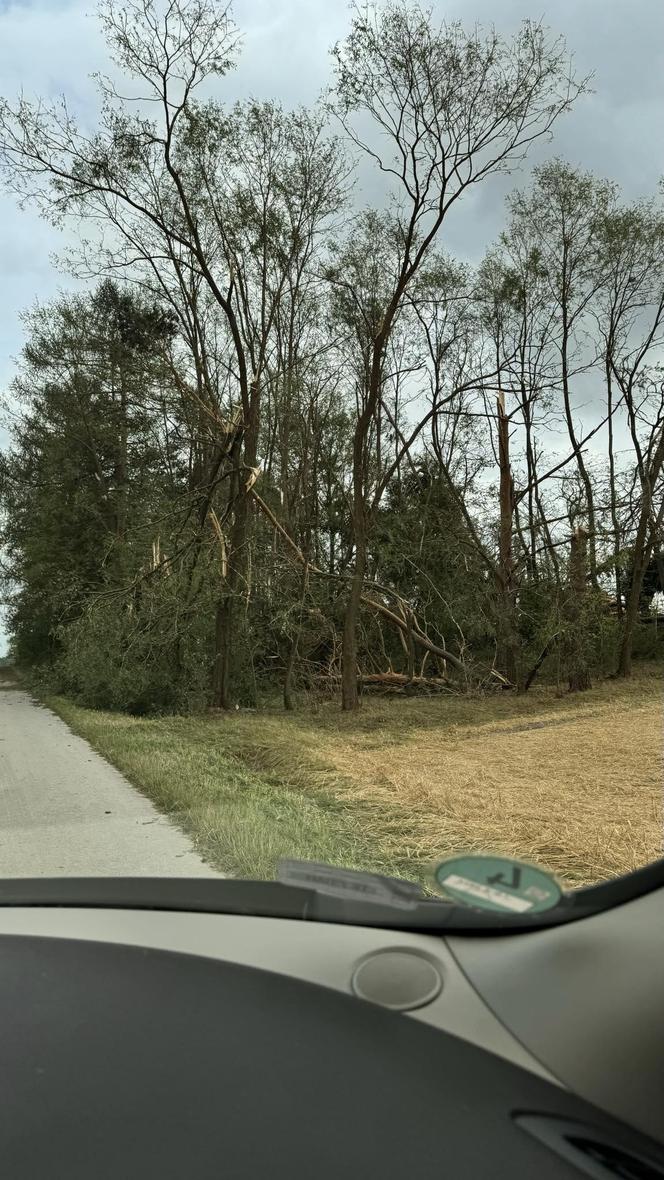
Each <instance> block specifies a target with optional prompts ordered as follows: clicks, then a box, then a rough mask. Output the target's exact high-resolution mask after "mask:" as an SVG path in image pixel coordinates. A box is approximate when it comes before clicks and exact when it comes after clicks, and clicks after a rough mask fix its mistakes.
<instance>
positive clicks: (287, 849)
mask: <svg viewBox="0 0 664 1180" xmlns="http://www.w3.org/2000/svg"><path fill="white" fill-rule="evenodd" d="M44 703H45V704H46V705H48V706H49V707H50V708H52V709H53V710H54V711H55V712H56V713H58V714H59V716H60V717H62V719H63V720H64V721H66V723H67V724H68V725H69V726H70V727H71V728H72V729H73V730H74V731H75V732H76V733H78V734H80V736H81V737H84V738H86V740H87V741H89V742H90V744H91V745H92V746H93V747H94V749H96V750H98V752H99V753H100V754H102V755H103V756H104V757H105V758H107V759H108V761H109V762H112V763H113V765H114V766H116V767H117V768H118V770H120V771H122V773H123V774H125V775H126V776H127V777H128V778H129V779H130V781H131V782H132V783H133V784H134V785H135V786H136V787H138V789H139V790H140V791H142V793H143V794H145V795H147V796H148V797H149V798H150V799H151V800H152V801H153V802H154V803H155V804H156V806H157V807H158V808H159V809H160V810H161V811H163V812H165V813H166V814H167V815H169V816H170V817H171V818H172V819H173V820H174V821H175V822H176V823H177V824H178V825H179V826H180V827H181V828H182V829H183V830H184V831H186V832H188V833H189V834H190V835H191V836H192V838H193V841H194V844H195V845H196V848H197V849H198V851H199V852H200V853H201V855H202V856H203V858H204V859H205V860H206V861H208V863H210V864H211V865H213V866H214V867H215V868H217V869H220V870H221V871H222V872H224V873H228V874H230V875H232V876H237V877H253V878H260V879H273V878H274V876H275V870H276V865H277V862H278V861H279V859H280V858H282V857H293V858H296V859H303V860H306V859H316V860H324V861H326V862H327V863H329V864H341V865H347V866H348V867H355V868H364V869H370V870H373V871H376V872H392V873H393V872H397V871H398V870H399V867H400V866H399V864H398V861H397V860H394V859H390V858H389V857H386V856H385V854H384V852H383V851H382V850H381V848H380V845H379V844H378V843H377V842H376V841H375V840H374V839H373V838H372V836H371V834H370V833H369V832H368V831H367V830H366V824H365V823H364V822H363V820H364V818H365V816H364V812H363V809H362V808H361V807H360V808H353V807H351V806H349V805H347V804H343V803H339V802H338V801H336V800H334V799H333V798H332V797H326V796H325V794H321V793H319V792H316V793H315V794H307V793H306V792H305V791H303V790H302V789H298V788H297V787H294V786H292V785H289V784H288V782H287V780H286V779H285V778H284V776H283V775H282V774H279V773H278V772H277V771H275V770H269V769H268V770H267V771H265V772H263V773H260V772H259V771H258V770H256V769H254V768H253V767H252V766H250V765H246V764H243V762H242V761H241V760H240V759H239V757H237V756H236V755H235V754H234V753H233V746H234V745H235V746H236V747H237V746H238V743H237V741H236V742H232V741H226V740H225V734H224V726H223V719H222V721H221V722H220V720H219V719H217V718H189V717H167V718H147V719H144V718H136V717H128V716H126V715H124V714H117V713H104V712H97V711H95V710H92V709H83V708H80V707H79V706H77V705H75V704H73V703H72V702H71V701H69V700H66V699H65V698H63V697H47V698H46V699H45V701H44ZM254 724H255V725H256V726H258V727H260V725H261V720H260V719H255V718H254ZM229 736H230V735H229Z"/></svg>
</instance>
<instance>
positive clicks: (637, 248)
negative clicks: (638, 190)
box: [598, 202, 664, 677]
mask: <svg viewBox="0 0 664 1180" xmlns="http://www.w3.org/2000/svg"><path fill="white" fill-rule="evenodd" d="M598 256H599V264H600V267H601V269H602V272H603V274H604V277H605V281H604V284H603V287H602V292H601V298H600V300H599V308H598V322H599V327H600V330H601V333H602V340H603V358H604V367H605V374H606V387H607V399H608V403H609V409H610V411H613V412H615V409H616V408H617V406H618V405H620V404H622V407H623V410H624V416H625V419H626V425H627V431H628V437H629V440H630V443H631V446H632V450H633V455H634V465H635V471H634V475H635V480H634V482H635V484H636V486H637V487H638V489H639V502H638V503H637V504H636V513H635V516H636V521H635V524H636V527H635V532H634V536H633V540H632V544H631V546H630V548H631V562H630V564H631V571H630V573H631V576H630V584H629V592H628V595H627V601H626V604H625V613H624V619H623V635H622V642H621V647H620V654H619V658H618V669H617V671H618V675H619V676H623V677H629V676H630V675H631V665H632V647H633V642H634V631H635V628H636V624H637V621H638V616H639V604H640V599H641V593H642V587H643V579H644V576H645V573H646V570H647V568H648V564H649V561H650V559H651V556H652V553H653V550H654V547H655V544H656V537H657V522H656V518H657V515H658V513H659V512H660V509H659V506H658V505H657V503H656V500H655V489H656V487H657V483H658V480H659V477H660V473H661V471H662V467H663V465H664V385H663V384H662V373H661V369H659V368H657V367H655V362H656V359H657V356H658V352H659V349H660V348H661V345H662V342H663V341H664V213H663V212H662V209H661V207H660V206H658V205H657V204H656V203H655V202H649V203H643V204H640V205H637V206H633V207H631V208H622V209H615V210H612V211H611V213H610V215H607V217H606V218H605V219H604V221H603V223H602V226H601V234H600V235H599V240H598ZM614 388H616V389H617V391H618V394H619V397H618V401H617V403H616V398H615V394H614ZM612 417H613V413H611V418H612ZM609 459H610V507H611V519H612V523H613V531H614V544H613V551H614V565H615V570H616V597H617V599H618V601H619V600H620V585H621V577H620V568H621V550H622V548H623V543H622V541H623V538H622V530H621V527H620V521H619V514H618V505H617V497H616V478H615V461H614V447H613V434H611V435H610V436H609Z"/></svg>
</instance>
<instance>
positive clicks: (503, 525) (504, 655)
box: [497, 390, 519, 685]
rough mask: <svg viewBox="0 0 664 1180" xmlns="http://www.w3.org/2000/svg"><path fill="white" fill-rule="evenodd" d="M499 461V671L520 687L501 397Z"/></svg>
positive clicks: (507, 445) (511, 504)
mask: <svg viewBox="0 0 664 1180" xmlns="http://www.w3.org/2000/svg"><path fill="white" fill-rule="evenodd" d="M498 458H499V463H500V534H499V541H498V579H497V582H498V586H497V590H498V619H497V623H498V626H497V640H498V669H499V671H500V672H501V673H502V675H503V676H505V677H506V679H507V680H509V682H510V684H513V685H517V684H518V679H519V672H518V651H519V643H518V636H517V631H516V617H515V616H516V588H515V585H514V553H513V549H512V521H513V516H514V487H513V483H512V470H511V466H510V434H509V419H508V417H507V414H506V413H505V395H504V393H503V391H502V390H501V391H500V393H499V395H498Z"/></svg>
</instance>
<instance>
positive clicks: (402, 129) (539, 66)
mask: <svg viewBox="0 0 664 1180" xmlns="http://www.w3.org/2000/svg"><path fill="white" fill-rule="evenodd" d="M334 59H335V67H336V98H335V110H336V112H337V114H338V117H339V118H340V120H341V122H342V125H343V127H344V128H345V131H346V134H347V135H348V137H349V138H350V140H351V141H352V142H353V143H354V144H355V146H356V147H357V148H358V149H359V150H360V151H362V152H363V153H364V154H366V155H367V156H369V157H370V158H371V159H373V160H374V162H375V163H376V164H377V166H378V167H379V169H380V170H381V172H382V173H383V174H384V175H385V176H386V177H387V178H388V180H389V181H390V182H391V195H392V197H393V200H394V210H395V212H394V218H395V223H396V226H397V230H398V234H397V241H398V253H397V260H396V262H397V264H396V266H395V269H394V273H393V275H392V276H391V281H390V286H389V290H388V292H387V294H386V297H385V300H384V303H383V305H382V307H381V308H380V309H379V315H378V316H377V319H376V325H375V329H374V331H373V334H372V339H371V347H370V353H369V364H368V382H367V394H366V397H365V399H364V403H363V405H362V407H361V409H360V412H359V413H358V416H357V422H356V428H355V438H354V446H353V507H352V526H353V536H354V549H355V570H354V578H353V582H352V585H351V589H350V593H349V597H348V604H347V609H346V616H345V624H344V641H343V680H342V697H343V707H344V708H345V709H355V708H357V706H358V703H359V700H358V687H357V624H358V616H359V610H360V602H361V598H362V587H363V581H364V577H365V573H366V565H367V487H366V475H365V472H366V449H367V440H368V437H369V433H370V429H371V424H372V422H373V421H374V418H375V414H376V410H377V407H378V405H379V404H380V397H381V389H382V385H383V381H384V376H385V361H386V356H387V350H388V345H389V341H390V336H391V333H392V331H393V329H394V325H395V323H396V322H397V320H398V317H399V313H400V310H401V308H402V305H403V302H404V299H405V296H406V293H407V291H408V288H409V286H410V284H411V283H412V281H413V279H414V277H415V275H416V274H417V272H418V270H419V268H420V266H421V265H422V263H423V262H424V261H425V259H426V257H427V255H428V253H429V251H430V250H431V248H432V246H433V244H434V242H435V241H436V238H437V236H438V234H439V232H440V230H441V229H442V226H443V224H444V222H445V219H446V217H447V216H448V214H449V213H450V211H451V209H452V208H453V207H454V205H455V204H456V202H457V201H458V200H459V199H460V198H461V197H462V196H463V194H464V193H465V192H466V191H467V190H468V189H469V188H471V187H473V186H474V185H476V184H478V183H481V182H482V181H483V180H485V179H486V178H487V176H489V175H491V174H492V173H495V172H500V171H507V170H509V169H510V168H511V167H513V166H514V165H515V164H516V163H517V161H518V160H520V159H522V158H523V155H524V154H525V152H526V150H527V148H528V147H529V145H530V144H531V143H532V142H533V141H535V140H537V139H539V138H541V137H542V136H546V135H547V134H548V133H549V131H550V129H551V127H552V126H553V124H554V122H555V120H556V119H557V118H558V116H559V115H560V114H561V113H562V112H563V111H565V110H568V109H569V107H570V106H571V104H572V102H573V100H574V98H575V97H576V95H577V94H578V93H579V91H580V90H581V89H582V88H583V83H577V82H575V81H574V78H573V76H572V74H571V71H570V66H569V60H568V57H567V54H566V53H565V50H564V47H563V46H562V44H561V43H560V42H551V41H550V40H549V39H548V37H547V35H546V33H545V32H544V30H543V29H542V28H541V26H539V25H536V24H533V23H532V22H526V23H524V24H523V25H522V27H521V29H520V31H519V33H518V34H517V35H516V37H515V38H514V39H513V40H512V41H508V42H506V41H503V40H501V39H500V38H499V37H498V35H497V34H496V33H494V32H490V33H488V34H487V35H486V36H483V35H482V34H481V33H480V32H479V31H475V32H471V33H466V32H464V30H463V29H462V28H461V26H460V25H456V24H455V25H449V26H447V25H443V26H441V27H439V28H435V27H434V26H433V24H432V22H431V19H430V17H429V15H428V14H427V13H425V12H423V11H422V10H421V9H420V8H417V7H415V6H410V5H406V4H395V3H390V4H388V5H387V6H386V7H384V8H381V9H376V8H372V7H367V8H363V9H360V8H355V9H354V15H353V21H352V27H351V32H350V34H349V35H348V37H347V38H346V40H345V41H344V42H342V43H340V44H339V45H337V46H336V48H335V50H334ZM365 129H366V130H365Z"/></svg>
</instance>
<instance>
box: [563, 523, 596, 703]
mask: <svg viewBox="0 0 664 1180" xmlns="http://www.w3.org/2000/svg"><path fill="white" fill-rule="evenodd" d="M587 565H588V533H587V531H586V529H583V528H578V529H576V531H575V532H574V533H572V538H571V541H570V560H569V590H570V597H569V602H568V610H567V613H568V624H569V634H568V637H567V651H568V674H567V675H568V688H569V691H570V692H586V691H587V690H588V689H589V688H592V681H591V679H590V669H589V668H588V660H587V656H586V653H585V644H584V639H585V635H584V631H585V618H584V615H585V611H584V603H585V598H586V594H587V587H586V574H587Z"/></svg>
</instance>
